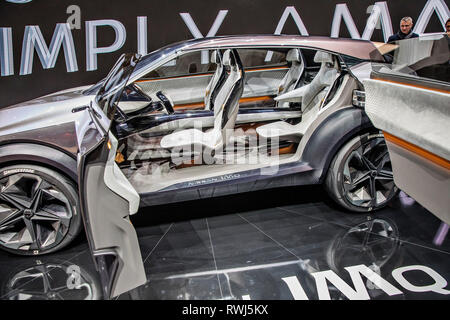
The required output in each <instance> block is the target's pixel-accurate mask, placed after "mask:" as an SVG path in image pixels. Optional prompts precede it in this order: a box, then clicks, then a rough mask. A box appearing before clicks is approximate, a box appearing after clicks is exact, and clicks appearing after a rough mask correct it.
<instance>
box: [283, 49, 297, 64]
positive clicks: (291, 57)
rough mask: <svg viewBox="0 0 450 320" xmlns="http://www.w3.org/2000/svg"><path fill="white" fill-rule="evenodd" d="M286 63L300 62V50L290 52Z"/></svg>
mask: <svg viewBox="0 0 450 320" xmlns="http://www.w3.org/2000/svg"><path fill="white" fill-rule="evenodd" d="M286 61H289V62H292V61H297V62H300V52H299V50H298V49H291V50H289V51H288V53H287V55H286Z"/></svg>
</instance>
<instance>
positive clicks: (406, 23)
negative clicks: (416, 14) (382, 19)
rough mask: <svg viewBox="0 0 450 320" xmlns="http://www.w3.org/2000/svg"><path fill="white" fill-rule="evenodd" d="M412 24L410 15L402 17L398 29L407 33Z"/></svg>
mask: <svg viewBox="0 0 450 320" xmlns="http://www.w3.org/2000/svg"><path fill="white" fill-rule="evenodd" d="M412 26H413V19H412V18H411V17H404V18H402V20H400V31H401V32H403V33H404V34H408V33H409V32H410V31H411V28H412Z"/></svg>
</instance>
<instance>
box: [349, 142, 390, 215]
mask: <svg viewBox="0 0 450 320" xmlns="http://www.w3.org/2000/svg"><path fill="white" fill-rule="evenodd" d="M342 176H343V188H344V196H345V198H346V199H347V200H348V201H349V202H350V203H351V204H352V205H354V206H357V207H362V208H369V209H372V208H376V207H379V206H381V205H383V204H385V203H386V202H387V201H389V199H390V198H391V197H392V195H393V193H394V192H395V188H396V187H395V183H394V176H393V173H392V165H391V160H390V157H389V153H388V149H387V146H386V142H385V140H384V138H382V137H376V138H373V139H371V140H369V141H366V142H365V143H363V144H362V145H361V146H360V147H359V148H357V149H356V150H353V151H352V152H351V154H350V155H349V156H348V158H347V160H346V161H345V163H344V170H343V172H342Z"/></svg>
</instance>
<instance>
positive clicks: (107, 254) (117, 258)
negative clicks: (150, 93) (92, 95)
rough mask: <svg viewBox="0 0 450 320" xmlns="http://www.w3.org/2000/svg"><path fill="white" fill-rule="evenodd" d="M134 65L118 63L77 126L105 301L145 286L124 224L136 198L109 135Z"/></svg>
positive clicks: (85, 201) (127, 58) (86, 210)
mask: <svg viewBox="0 0 450 320" xmlns="http://www.w3.org/2000/svg"><path fill="white" fill-rule="evenodd" d="M138 60H139V57H138V56H135V55H123V56H122V57H121V58H120V59H119V60H118V62H117V63H116V65H115V66H114V68H113V69H112V70H111V72H110V74H109V75H108V76H107V78H106V79H105V80H104V83H103V85H102V86H101V88H100V89H99V91H98V94H97V96H96V99H95V101H93V102H92V103H91V105H90V106H89V107H88V108H85V109H84V110H82V111H83V113H84V114H83V115H82V116H81V119H80V121H79V122H78V123H77V137H78V147H79V154H78V177H79V178H78V179H79V181H78V182H79V194H80V205H81V212H82V216H83V221H84V225H85V230H86V234H87V238H88V241H89V246H90V249H91V252H92V255H93V259H94V262H95V264H96V268H97V271H98V272H99V274H100V278H101V282H102V287H103V291H104V294H105V298H107V299H108V298H112V297H115V296H118V295H119V294H121V293H124V292H126V291H129V290H131V289H133V288H136V287H137V286H140V285H142V284H144V283H145V282H146V281H147V279H146V275H145V270H144V266H143V262H142V256H141V252H140V248H139V243H138V239H137V235H136V231H135V229H134V227H133V225H132V224H131V222H130V219H129V215H131V214H134V213H136V212H137V210H138V207H139V201H140V199H139V195H138V193H137V192H136V190H134V188H133V187H132V185H131V184H130V183H129V181H128V180H127V179H126V177H125V176H124V174H123V173H122V172H121V170H120V169H119V167H118V166H117V164H116V163H115V154H116V150H117V139H116V138H115V137H114V135H113V134H112V133H111V132H110V131H109V129H110V124H111V122H112V117H113V116H114V114H115V109H116V103H117V102H118V101H119V99H120V96H121V94H122V91H123V87H124V86H125V85H126V82H127V81H128V78H129V76H130V74H131V72H132V71H133V69H134V66H135V64H136V63H137V62H138ZM74 112H75V111H74Z"/></svg>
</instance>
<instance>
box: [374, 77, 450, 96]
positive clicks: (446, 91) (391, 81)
mask: <svg viewBox="0 0 450 320" xmlns="http://www.w3.org/2000/svg"><path fill="white" fill-rule="evenodd" d="M373 80H379V81H384V82H390V83H395V84H401V85H404V86H409V87H414V88H419V89H425V90H430V91H436V92H440V93H446V94H450V91H448V90H441V89H435V88H430V87H426V86H420V85H416V84H409V83H405V82H400V81H394V80H385V79H380V78H373Z"/></svg>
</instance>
